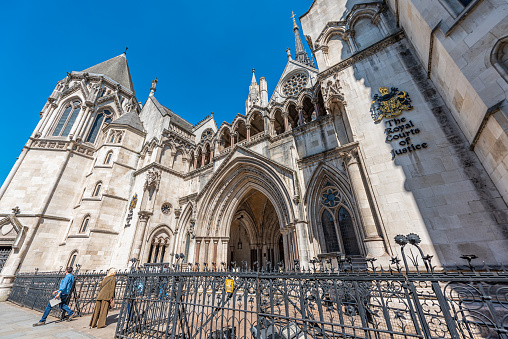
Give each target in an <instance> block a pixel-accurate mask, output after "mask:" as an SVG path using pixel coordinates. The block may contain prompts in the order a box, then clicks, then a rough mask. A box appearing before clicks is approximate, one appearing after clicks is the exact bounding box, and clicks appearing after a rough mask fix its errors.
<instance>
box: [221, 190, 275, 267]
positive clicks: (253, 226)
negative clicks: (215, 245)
mask: <svg viewBox="0 0 508 339" xmlns="http://www.w3.org/2000/svg"><path fill="white" fill-rule="evenodd" d="M280 227H281V225H280V222H279V219H278V217H277V213H276V211H275V207H274V205H273V203H272V201H271V200H270V199H269V198H268V197H267V196H266V195H265V194H263V193H261V192H260V191H258V190H256V189H251V190H249V191H248V192H247V193H246V194H245V195H244V196H243V198H242V199H241V200H240V203H239V204H238V207H237V209H236V212H235V214H234V218H233V221H232V222H231V227H230V235H229V253H228V264H230V265H231V266H233V267H234V266H235V265H236V267H241V268H242V269H257V268H260V269H261V268H264V269H273V268H274V267H276V264H277V263H278V262H279V261H283V260H284V256H283V255H281V254H280V250H279V248H280V239H282V238H281V236H280Z"/></svg>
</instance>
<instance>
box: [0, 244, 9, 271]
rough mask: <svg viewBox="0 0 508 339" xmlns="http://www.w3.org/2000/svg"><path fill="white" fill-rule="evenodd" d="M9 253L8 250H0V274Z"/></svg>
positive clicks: (3, 248)
mask: <svg viewBox="0 0 508 339" xmlns="http://www.w3.org/2000/svg"><path fill="white" fill-rule="evenodd" d="M10 253H11V249H10V248H5V247H2V248H0V272H2V269H3V268H4V265H5V262H6V261H7V258H8V257H9V254H10Z"/></svg>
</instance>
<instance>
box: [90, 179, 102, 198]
mask: <svg viewBox="0 0 508 339" xmlns="http://www.w3.org/2000/svg"><path fill="white" fill-rule="evenodd" d="M101 187H102V182H100V181H99V182H98V183H97V185H95V189H94V190H93V195H92V196H93V197H98V196H99V194H100V193H101Z"/></svg>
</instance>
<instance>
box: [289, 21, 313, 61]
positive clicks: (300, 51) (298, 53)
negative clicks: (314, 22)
mask: <svg viewBox="0 0 508 339" xmlns="http://www.w3.org/2000/svg"><path fill="white" fill-rule="evenodd" d="M292 13H293V15H292V16H291V17H292V18H293V32H294V33H295V60H296V61H298V62H301V63H302V64H306V65H308V66H311V67H315V66H314V61H313V60H312V59H311V58H309V56H308V55H307V52H305V48H304V47H303V43H302V39H301V38H300V32H299V31H300V29H299V28H298V25H297V24H296V20H295V13H294V12H292Z"/></svg>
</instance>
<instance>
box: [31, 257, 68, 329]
mask: <svg viewBox="0 0 508 339" xmlns="http://www.w3.org/2000/svg"><path fill="white" fill-rule="evenodd" d="M73 284H74V276H73V275H72V266H69V267H67V268H66V269H65V277H64V278H63V279H62V281H61V282H60V288H58V290H56V291H53V295H54V296H55V298H54V299H56V300H59V301H60V303H59V304H58V305H59V306H60V308H61V309H62V310H64V311H65V312H67V314H68V315H69V318H68V319H67V321H70V320H72V318H74V317H75V316H76V314H77V313H76V312H75V311H74V312H73V311H72V310H71V309H70V307H69V306H68V305H67V304H66V302H67V298H69V294H70V293H71V289H72V285H73ZM51 308H53V306H51V301H50V302H48V305H47V306H46V309H45V310H44V314H43V315H42V318H41V320H39V322H37V323H35V324H33V326H41V325H46V318H47V317H48V315H49V312H51Z"/></svg>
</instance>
